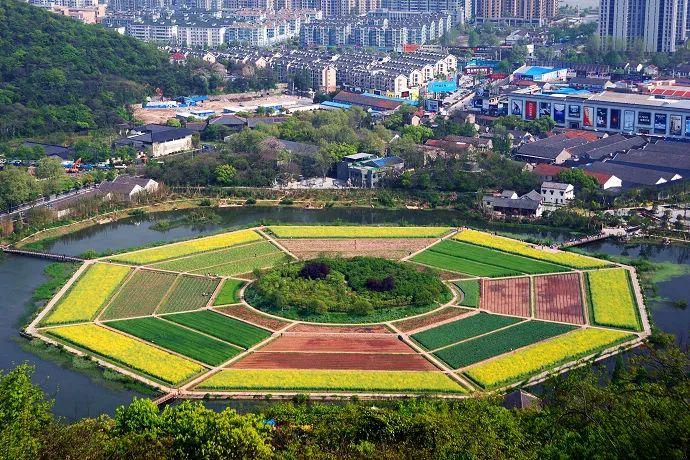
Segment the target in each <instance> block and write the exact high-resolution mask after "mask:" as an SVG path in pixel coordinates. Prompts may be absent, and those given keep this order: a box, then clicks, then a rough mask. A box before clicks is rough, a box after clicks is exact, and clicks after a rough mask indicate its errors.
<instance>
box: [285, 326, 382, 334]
mask: <svg viewBox="0 0 690 460" xmlns="http://www.w3.org/2000/svg"><path fill="white" fill-rule="evenodd" d="M288 332H310V333H321V334H390V333H391V331H390V330H388V328H386V326H384V325H382V324H375V325H372V326H322V325H318V324H304V323H302V324H297V325H295V326H294V327H291V328H290V329H288Z"/></svg>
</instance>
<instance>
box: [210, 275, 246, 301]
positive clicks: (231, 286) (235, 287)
mask: <svg viewBox="0 0 690 460" xmlns="http://www.w3.org/2000/svg"><path fill="white" fill-rule="evenodd" d="M244 285H245V282H244V281H240V280H234V279H226V280H225V281H224V282H223V287H221V288H220V292H218V295H217V296H216V298H215V299H214V300H213V305H232V304H234V303H239V302H240V289H242V286H244Z"/></svg>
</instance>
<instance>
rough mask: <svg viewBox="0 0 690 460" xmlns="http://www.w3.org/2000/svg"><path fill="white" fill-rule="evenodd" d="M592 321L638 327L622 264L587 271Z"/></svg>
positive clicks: (638, 323)
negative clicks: (620, 265) (612, 267)
mask: <svg viewBox="0 0 690 460" xmlns="http://www.w3.org/2000/svg"><path fill="white" fill-rule="evenodd" d="M587 284H588V286H589V294H590V302H591V306H592V312H593V314H594V323H595V324H600V325H602V326H613V327H621V328H624V329H632V330H637V331H639V330H640V329H641V327H640V318H639V311H638V309H637V303H636V302H635V298H634V296H633V293H632V288H631V286H630V277H629V274H628V271H627V270H625V269H622V268H618V269H612V270H596V271H593V272H587Z"/></svg>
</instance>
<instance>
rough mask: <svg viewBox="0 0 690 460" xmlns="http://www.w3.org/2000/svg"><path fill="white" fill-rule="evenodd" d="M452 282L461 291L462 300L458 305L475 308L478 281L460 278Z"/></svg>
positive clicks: (477, 302) (477, 297) (477, 296)
mask: <svg viewBox="0 0 690 460" xmlns="http://www.w3.org/2000/svg"><path fill="white" fill-rule="evenodd" d="M453 284H455V286H457V288H458V289H460V290H461V291H462V300H461V301H460V305H463V306H465V307H473V308H476V307H478V306H479V291H480V289H479V281H477V280H461V281H456V282H454V283H453Z"/></svg>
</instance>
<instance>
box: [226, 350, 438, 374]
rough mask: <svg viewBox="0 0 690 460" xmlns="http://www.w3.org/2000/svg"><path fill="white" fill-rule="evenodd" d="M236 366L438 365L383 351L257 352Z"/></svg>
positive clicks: (395, 367) (400, 367) (383, 367)
mask: <svg viewBox="0 0 690 460" xmlns="http://www.w3.org/2000/svg"><path fill="white" fill-rule="evenodd" d="M230 367H232V368H234V369H332V370H367V371H372V370H380V371H429V370H435V369H436V368H435V367H434V366H433V365H432V364H431V363H430V362H429V361H427V360H426V359H424V358H423V357H422V356H421V355H411V354H383V353H284V352H257V353H252V354H250V355H249V356H247V357H246V358H244V359H242V360H240V361H238V362H236V363H233V364H232V365H231V366H230Z"/></svg>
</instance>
